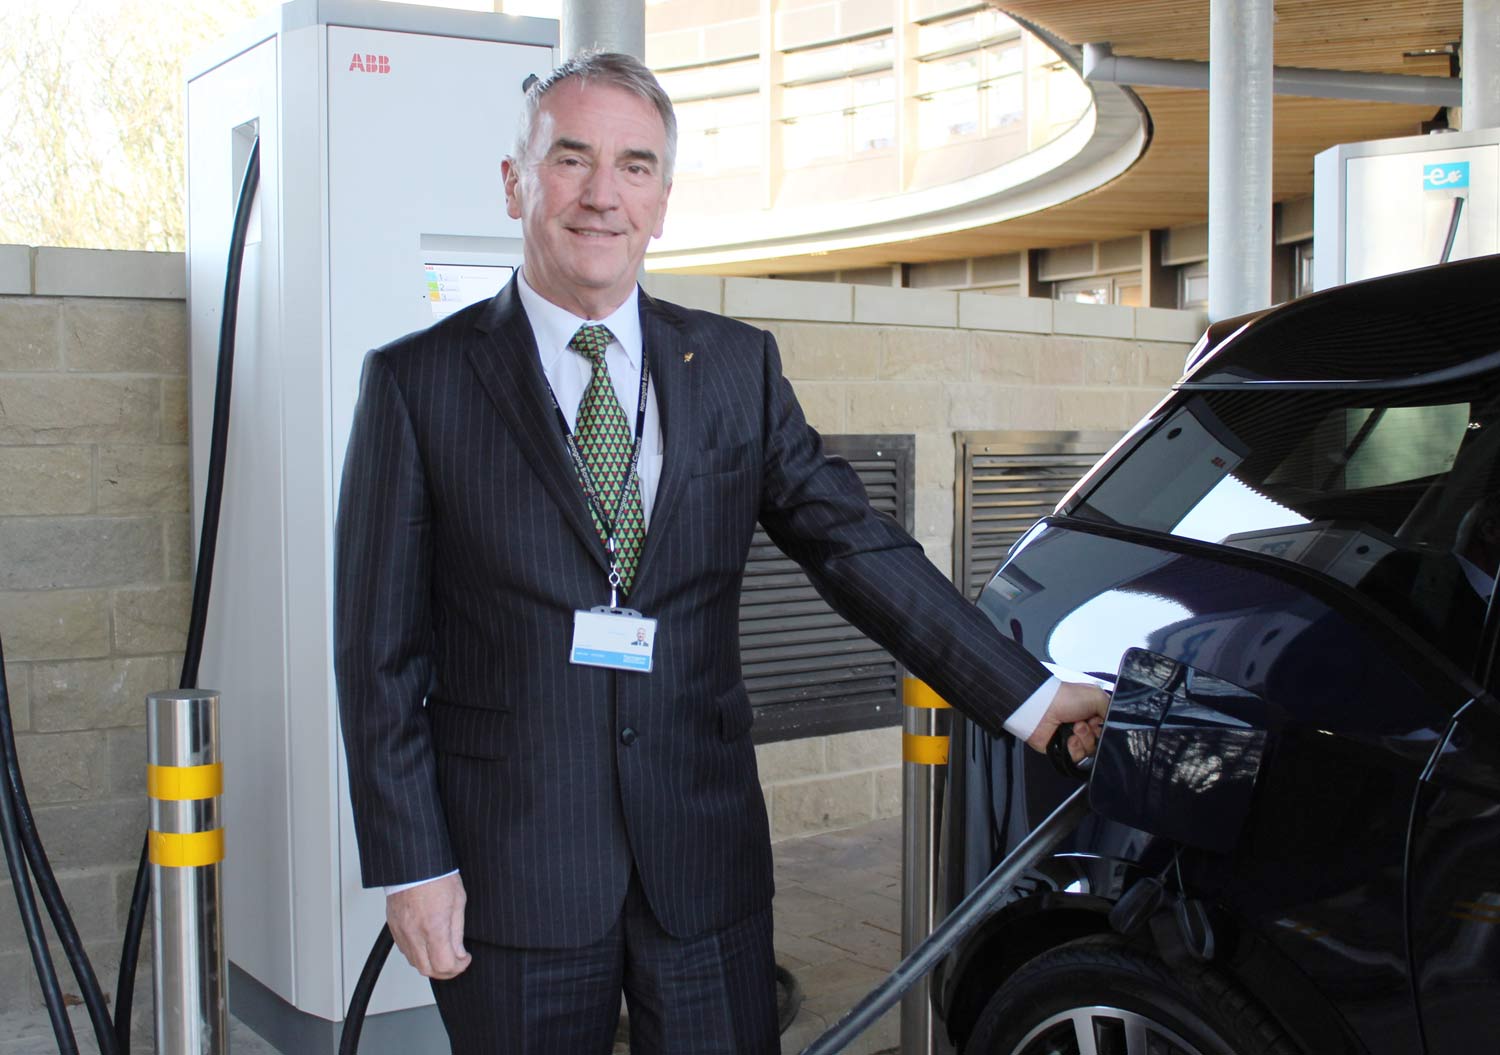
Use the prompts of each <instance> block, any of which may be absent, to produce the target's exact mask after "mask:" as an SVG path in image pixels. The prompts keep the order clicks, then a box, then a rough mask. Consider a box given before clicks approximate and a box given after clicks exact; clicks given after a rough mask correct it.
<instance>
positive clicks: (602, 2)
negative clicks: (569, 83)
mask: <svg viewBox="0 0 1500 1055" xmlns="http://www.w3.org/2000/svg"><path fill="white" fill-rule="evenodd" d="M560 21H561V26H560V31H561V35H562V41H561V43H560V45H559V49H558V50H559V52H560V54H561V57H562V58H563V59H570V58H572V57H573V56H574V55H576V54H578V53H579V52H580V51H583V50H584V49H585V48H599V49H601V50H603V51H619V52H624V53H625V54H626V55H634V56H635V57H636V58H638V59H641V60H642V61H645V58H646V4H645V0H563V5H562V17H561V19H560Z"/></svg>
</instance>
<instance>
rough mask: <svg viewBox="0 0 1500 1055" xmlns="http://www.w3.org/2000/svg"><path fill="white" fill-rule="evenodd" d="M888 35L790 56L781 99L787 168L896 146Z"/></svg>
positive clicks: (784, 68)
mask: <svg viewBox="0 0 1500 1055" xmlns="http://www.w3.org/2000/svg"><path fill="white" fill-rule="evenodd" d="M893 49H894V44H893V42H892V39H891V37H890V35H889V34H883V35H881V36H877V37H869V38H866V39H863V40H853V41H845V42H843V43H840V44H834V45H831V46H829V47H823V48H808V49H806V50H803V51H793V52H788V53H787V54H786V55H785V56H783V60H782V72H783V75H784V77H785V80H784V81H783V88H782V94H781V107H782V113H781V125H782V130H781V135H782V150H783V153H784V160H785V164H786V167H787V168H802V167H804V166H807V165H812V164H815V163H817V162H822V161H842V160H848V159H852V158H857V157H859V156H861V155H864V154H870V153H874V152H876V151H881V150H887V149H889V148H890V147H891V146H892V145H894V143H895V141H896V78H895V75H894V74H893V73H892V72H891V61H892V56H893V54H894V50H893Z"/></svg>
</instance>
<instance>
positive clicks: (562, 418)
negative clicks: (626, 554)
mask: <svg viewBox="0 0 1500 1055" xmlns="http://www.w3.org/2000/svg"><path fill="white" fill-rule="evenodd" d="M591 369H592V364H591ZM608 372H609V371H608V367H606V368H605V373H606V375H607V374H608ZM650 378H651V368H650V365H649V364H648V363H647V362H646V356H645V353H644V351H643V352H642V354H641V389H640V395H639V396H638V397H637V399H636V406H635V438H634V441H633V442H632V443H631V446H630V462H629V464H628V465H626V466H625V476H624V478H623V479H621V481H620V492H619V494H618V495H617V496H616V497H615V510H614V514H613V515H610V512H609V510H608V509H606V508H605V507H604V496H603V492H602V490H601V489H600V487H599V484H598V481H597V480H595V479H594V473H593V470H591V469H590V468H589V466H588V463H587V462H586V461H584V458H583V452H582V451H581V450H579V449H578V440H577V439H576V438H575V437H574V435H573V430H572V429H570V428H569V427H568V418H567V416H566V415H565V414H563V411H562V407H561V406H559V405H558V402H557V393H556V392H554V391H552V382H550V381H547V379H546V375H545V374H544V375H543V377H542V380H543V381H544V382H545V383H546V385H547V395H549V396H551V397H552V410H553V413H555V414H556V415H557V424H558V426H559V427H560V428H561V429H562V434H563V444H564V445H565V446H566V447H567V449H568V456H569V457H570V458H571V459H572V460H573V468H574V469H575V470H576V471H577V473H578V481H579V483H580V484H582V485H583V496H584V498H585V500H587V502H588V504H589V510H590V511H591V512H592V513H593V514H594V516H595V517H597V518H598V520H599V523H600V524H601V525H602V526H603V528H604V548H605V549H606V550H608V551H609V606H610V607H611V608H618V607H619V588H620V583H621V581H622V580H621V576H620V562H619V560H618V559H617V558H618V542H617V539H616V529H617V528H618V527H619V524H620V514H621V513H623V512H624V511H625V498H626V490H625V489H626V488H627V487H630V486H632V485H634V486H636V487H639V486H640V485H639V484H638V483H635V478H636V468H637V466H638V465H639V464H640V460H641V439H642V436H643V435H644V433H645V428H646V395H647V385H648V384H649V382H650ZM612 387H613V382H611V388H612Z"/></svg>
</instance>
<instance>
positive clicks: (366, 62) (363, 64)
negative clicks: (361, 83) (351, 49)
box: [349, 51, 391, 73]
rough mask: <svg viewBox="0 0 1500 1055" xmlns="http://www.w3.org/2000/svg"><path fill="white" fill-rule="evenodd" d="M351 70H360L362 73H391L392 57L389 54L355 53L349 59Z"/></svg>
mask: <svg viewBox="0 0 1500 1055" xmlns="http://www.w3.org/2000/svg"><path fill="white" fill-rule="evenodd" d="M349 68H350V69H351V70H359V71H360V72H361V73H390V72H391V57H390V56H389V55H361V54H360V53H359V52H357V51H356V52H355V53H354V58H352V59H350V60H349Z"/></svg>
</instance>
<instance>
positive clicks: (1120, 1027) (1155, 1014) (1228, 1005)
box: [964, 935, 1297, 1055]
mask: <svg viewBox="0 0 1500 1055" xmlns="http://www.w3.org/2000/svg"><path fill="white" fill-rule="evenodd" d="M964 1053H965V1055H1297V1049H1296V1047H1295V1046H1294V1045H1293V1044H1292V1042H1291V1040H1290V1039H1289V1038H1288V1037H1287V1036H1286V1034H1285V1032H1284V1031H1283V1030H1282V1029H1281V1027H1280V1026H1278V1025H1277V1024H1276V1023H1275V1021H1273V1020H1272V1019H1271V1018H1270V1016H1269V1015H1267V1014H1266V1012H1265V1011H1264V1010H1262V1009H1261V1008H1260V1007H1259V1006H1258V1005H1257V1004H1256V1003H1255V1002H1254V1001H1253V1000H1252V999H1250V998H1249V997H1248V996H1247V995H1246V994H1245V993H1243V992H1242V991H1241V990H1240V989H1239V988H1238V987H1237V986H1235V985H1234V984H1233V983H1232V982H1231V981H1230V980H1229V979H1227V978H1225V977H1224V976H1223V975H1221V974H1219V973H1218V972H1216V971H1213V970H1210V969H1208V968H1201V969H1198V970H1195V971H1194V972H1193V973H1192V974H1191V976H1187V975H1183V974H1178V973H1174V972H1173V971H1171V970H1169V969H1168V968H1167V966H1166V965H1165V964H1164V963H1162V962H1161V960H1159V959H1157V958H1156V957H1154V956H1151V955H1149V954H1147V953H1144V952H1142V951H1140V950H1138V949H1135V948H1133V947H1131V946H1129V945H1126V944H1125V943H1124V942H1123V941H1121V940H1120V939H1118V938H1115V937H1113V936H1107V935H1106V936H1095V937H1089V938H1082V939H1079V940H1078V941H1075V942H1070V943H1068V944H1067V945H1062V946H1059V947H1058V948H1056V949H1051V950H1049V951H1047V952H1044V953H1042V954H1041V955H1040V956H1038V957H1036V958H1035V959H1034V960H1032V961H1030V962H1029V963H1027V964H1026V965H1025V966H1024V967H1022V968H1021V969H1020V970H1018V971H1017V972H1016V973H1015V974H1014V975H1012V976H1011V977H1010V979H1009V980H1007V981H1006V983H1005V984H1004V985H1003V986H1001V988H1000V990H999V991H998V992H996V993H995V995H994V996H992V997H991V998H990V1001H989V1003H988V1004H986V1005H985V1008H984V1010H983V1011H982V1012H981V1013H980V1015H979V1019H978V1021H977V1022H975V1024H974V1030H973V1032H972V1033H971V1034H970V1035H969V1042H968V1043H967V1044H966V1045H965V1046H964Z"/></svg>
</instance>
